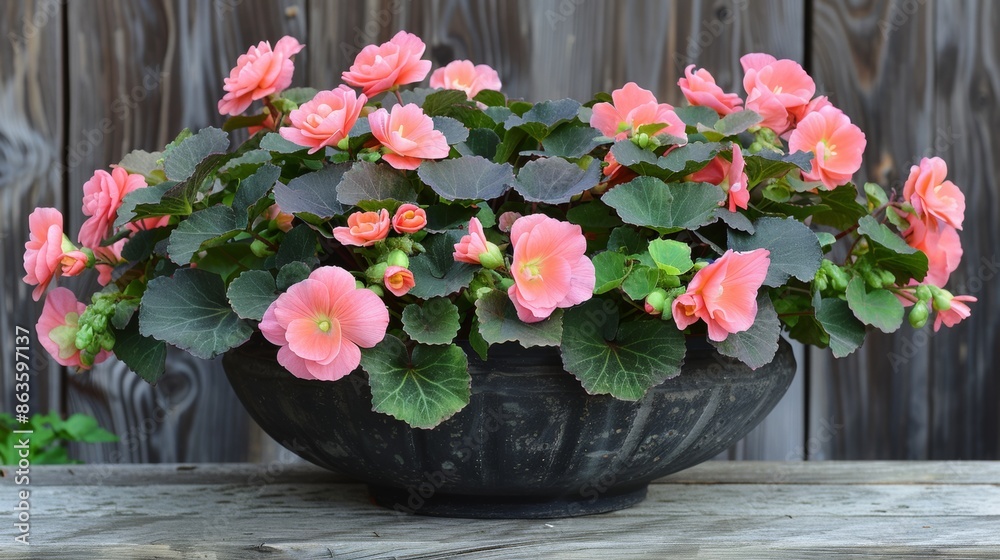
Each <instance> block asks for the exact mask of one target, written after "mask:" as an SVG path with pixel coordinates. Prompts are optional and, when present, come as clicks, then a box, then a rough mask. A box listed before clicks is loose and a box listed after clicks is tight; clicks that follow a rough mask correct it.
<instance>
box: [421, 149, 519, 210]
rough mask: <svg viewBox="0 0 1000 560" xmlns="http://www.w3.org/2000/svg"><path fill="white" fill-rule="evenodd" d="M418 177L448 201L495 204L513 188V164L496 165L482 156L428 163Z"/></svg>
mask: <svg viewBox="0 0 1000 560" xmlns="http://www.w3.org/2000/svg"><path fill="white" fill-rule="evenodd" d="M417 174H418V175H419V176H420V180H421V181H423V182H424V183H427V185H428V186H430V187H431V188H432V189H433V190H434V192H436V193H438V195H440V196H441V197H442V198H444V199H446V200H492V199H494V198H497V197H499V196H501V195H503V194H504V193H505V192H507V189H508V188H510V186H511V185H513V184H514V168H513V167H511V165H510V164H508V163H504V164H499V163H493V162H491V161H490V160H488V159H486V158H482V157H479V156H462V157H460V158H455V159H446V160H441V161H425V162H424V163H422V164H420V167H419V168H417Z"/></svg>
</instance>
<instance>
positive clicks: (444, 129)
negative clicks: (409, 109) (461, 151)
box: [434, 117, 469, 146]
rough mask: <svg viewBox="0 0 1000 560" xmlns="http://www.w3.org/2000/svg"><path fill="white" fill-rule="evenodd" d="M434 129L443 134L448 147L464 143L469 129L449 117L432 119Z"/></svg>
mask: <svg viewBox="0 0 1000 560" xmlns="http://www.w3.org/2000/svg"><path fill="white" fill-rule="evenodd" d="M434 129H435V130H438V131H440V132H441V133H442V134H444V137H445V139H446V140H447V141H448V145H449V146H454V145H455V144H458V143H460V142H465V139H466V138H468V137H469V129H468V128H466V127H465V125H464V124H462V123H460V122H458V121H457V120H455V119H453V118H451V117H434Z"/></svg>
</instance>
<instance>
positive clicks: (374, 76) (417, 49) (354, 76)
mask: <svg viewBox="0 0 1000 560" xmlns="http://www.w3.org/2000/svg"><path fill="white" fill-rule="evenodd" d="M426 48H427V46H426V45H424V42H423V41H421V40H420V37H417V36H416V35H414V34H412V33H407V32H405V31H400V32H399V33H396V35H395V36H394V37H393V38H392V39H390V40H389V41H388V42H386V43H382V44H381V45H378V46H376V45H368V46H367V47H365V48H364V49H362V50H361V52H360V53H358V56H357V57H355V59H354V64H352V65H351V69H350V70H348V71H347V72H344V73H343V75H342V76H341V78H342V79H343V80H344V81H345V82H347V83H348V84H350V85H352V86H354V87H359V88H361V89H362V90H363V92H364V94H365V95H367V96H368V97H369V98H371V97H372V96H375V95H378V94H380V93H382V92H384V91H389V90H390V89H392V88H394V87H398V86H401V85H404V84H412V83H415V82H419V81H421V80H423V79H424V78H425V77H426V76H427V73H428V72H430V70H431V61H429V60H420V57H421V56H423V55H424V50H425V49H426Z"/></svg>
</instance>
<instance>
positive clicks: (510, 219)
mask: <svg viewBox="0 0 1000 560" xmlns="http://www.w3.org/2000/svg"><path fill="white" fill-rule="evenodd" d="M520 217H521V214H518V213H517V212H510V211H507V212H504V213H503V214H500V216H498V217H497V227H498V228H500V231H502V232H504V233H510V228H512V227H513V226H514V222H516V221H517V219H518V218H520Z"/></svg>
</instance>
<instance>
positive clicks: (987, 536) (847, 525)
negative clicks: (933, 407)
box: [0, 462, 1000, 560]
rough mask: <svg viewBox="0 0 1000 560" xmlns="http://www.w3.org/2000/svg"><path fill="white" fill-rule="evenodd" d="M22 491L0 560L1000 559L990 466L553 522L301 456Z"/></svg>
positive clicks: (687, 492) (725, 471) (756, 476)
mask: <svg viewBox="0 0 1000 560" xmlns="http://www.w3.org/2000/svg"><path fill="white" fill-rule="evenodd" d="M5 470H6V473H5V476H4V477H3V478H0V504H3V508H4V509H5V510H6V511H7V512H8V513H10V512H12V511H13V507H14V505H15V502H16V493H17V491H18V490H21V489H24V488H25V487H24V486H15V485H14V484H13V478H14V477H13V474H14V473H13V469H11V468H10V467H5ZM27 488H28V489H29V490H30V492H31V496H30V507H31V509H30V514H31V519H30V523H31V533H30V541H31V545H30V548H29V547H25V546H24V545H21V544H18V543H15V542H14V532H15V531H14V529H13V527H12V522H11V521H10V520H11V519H12V515H8V516H5V519H7V520H8V521H6V522H4V523H3V524H2V527H3V529H2V532H3V533H4V535H3V538H2V540H0V558H3V559H6V558H18V559H20V558H67V559H86V558H101V559H108V560H114V559H120V558H212V559H218V560H228V559H239V560H244V559H255V558H267V559H277V558H335V559H366V560H374V559H395V560H404V559H405V560H417V559H427V560H429V559H445V558H487V559H504V560H516V559H531V560H544V559H549V558H559V559H562V558H565V559H573V560H577V559H587V558H600V559H602V560H614V559H632V558H649V559H665V558H695V557H697V558H740V559H741V560H746V559H752V558H806V557H807V556H808V557H837V558H851V557H861V556H865V557H886V558H913V557H930V558H994V559H995V558H1000V462H814V463H801V462H799V463H766V462H733V463H730V462H709V463H705V464H702V465H700V466H698V467H695V468H692V469H689V470H687V471H684V472H682V473H678V474H675V475H672V476H670V477H667V478H664V479H662V480H660V481H657V482H656V483H654V484H653V485H651V486H650V492H649V497H648V498H647V499H646V501H645V502H643V503H641V504H640V505H638V506H636V507H634V508H631V509H628V510H624V511H619V512H615V513H609V514H602V515H595V516H589V517H578V518H572V519H554V520H501V521H476V520H465V519H443V518H432V517H419V516H410V515H406V514H401V513H397V512H393V511H390V510H386V509H382V508H379V507H376V506H373V505H371V504H370V503H369V502H368V499H367V496H366V492H365V488H364V486H363V485H361V484H358V483H355V482H352V481H350V480H346V479H344V478H342V477H338V476H336V475H332V474H329V473H326V472H325V471H322V470H320V469H318V468H315V467H312V466H309V465H301V464H294V465H293V464H281V463H272V464H199V465H89V466H82V465H77V466H68V467H32V468H31V482H30V486H28V487H27Z"/></svg>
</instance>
